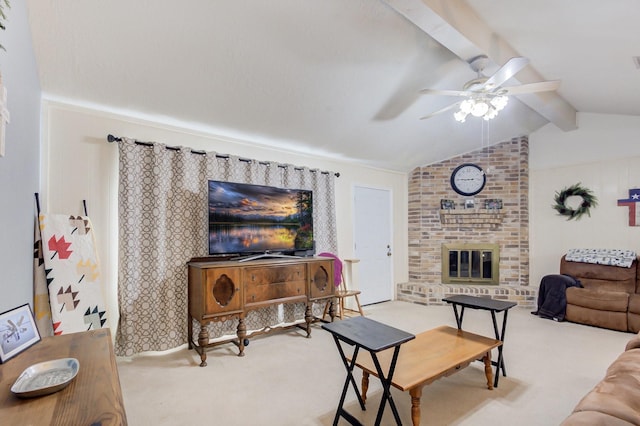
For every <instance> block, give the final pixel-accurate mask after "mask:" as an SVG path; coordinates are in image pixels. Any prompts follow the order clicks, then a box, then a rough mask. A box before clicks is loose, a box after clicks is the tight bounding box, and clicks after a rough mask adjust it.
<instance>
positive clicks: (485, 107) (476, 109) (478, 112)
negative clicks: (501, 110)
mask: <svg viewBox="0 0 640 426" xmlns="http://www.w3.org/2000/svg"><path fill="white" fill-rule="evenodd" d="M487 112H489V104H488V103H487V102H486V101H484V100H479V101H476V102H475V103H474V105H473V108H472V109H471V115H473V116H474V117H482V116H483V115H485V114H486V113H487Z"/></svg>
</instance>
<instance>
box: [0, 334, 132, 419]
mask: <svg viewBox="0 0 640 426" xmlns="http://www.w3.org/2000/svg"><path fill="white" fill-rule="evenodd" d="M59 358H76V359H77V360H78V362H79V364H80V368H79V370H78V375H77V376H76V377H75V378H74V379H73V380H72V381H71V382H70V383H69V385H68V386H67V387H65V388H64V389H62V390H60V391H58V392H55V393H52V394H50V395H44V396H39V397H35V398H26V399H20V398H18V397H16V396H15V395H14V394H13V393H11V386H12V385H13V383H14V382H15V381H16V379H17V378H18V376H20V374H21V373H22V372H23V371H24V370H25V369H26V368H28V367H30V366H31V365H33V364H37V363H39V362H44V361H51V360H54V359H59ZM0 424H2V425H60V426H63V425H64V426H66V425H101V426H111V425H113V426H121V425H126V424H127V416H126V414H125V411H124V404H123V402H122V391H121V390H120V378H119V376H118V368H117V367H116V357H115V354H114V352H113V345H112V344H111V333H110V332H109V329H104V328H103V329H99V330H92V331H85V332H82V333H71V334H63V335H61V336H54V337H45V338H43V339H42V341H41V342H38V343H36V344H35V345H33V346H32V347H30V348H29V349H27V350H26V351H24V352H22V353H20V354H18V355H16V356H15V357H14V358H11V359H10V360H8V361H7V362H6V363H5V364H2V365H0Z"/></svg>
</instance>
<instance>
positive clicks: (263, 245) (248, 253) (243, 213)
mask: <svg viewBox="0 0 640 426" xmlns="http://www.w3.org/2000/svg"><path fill="white" fill-rule="evenodd" d="M208 185H209V254H210V255H237V256H240V257H242V260H246V259H249V258H257V257H263V256H279V255H281V256H289V255H295V254H296V252H302V251H307V250H313V194H312V191H309V190H304V189H285V188H277V187H273V186H263V185H251V184H246V183H235V182H222V181H216V180H210V181H209V182H208Z"/></svg>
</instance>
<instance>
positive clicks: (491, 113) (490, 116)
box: [482, 108, 498, 121]
mask: <svg viewBox="0 0 640 426" xmlns="http://www.w3.org/2000/svg"><path fill="white" fill-rule="evenodd" d="M497 115H498V111H497V110H496V109H495V108H489V111H487V113H486V114H485V115H483V116H482V118H484V120H485V121H489V120H492V119H494V118H496V116H497Z"/></svg>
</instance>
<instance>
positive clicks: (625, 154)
mask: <svg viewBox="0 0 640 426" xmlns="http://www.w3.org/2000/svg"><path fill="white" fill-rule="evenodd" d="M578 125H579V128H578V130H575V131H572V132H566V133H565V132H562V131H561V130H558V129H557V128H556V127H555V126H553V125H551V124H549V125H547V126H545V127H544V128H542V129H540V130H538V131H537V132H535V133H533V134H532V135H531V136H530V137H529V149H530V156H529V162H530V173H531V174H530V197H529V202H530V214H531V216H530V244H531V247H530V249H531V269H530V271H531V272H530V279H531V285H536V286H537V285H539V284H540V280H541V278H542V277H543V276H544V275H547V274H557V273H558V270H559V265H560V257H562V255H563V254H564V253H566V251H567V250H568V249H571V248H611V249H629V250H635V251H636V252H640V227H630V226H628V223H629V221H628V214H629V209H628V208H627V207H618V206H617V200H619V199H626V198H628V194H629V189H632V188H640V167H638V164H639V162H640V143H639V142H640V137H639V136H640V117H636V116H620V115H603V114H586V113H580V114H578ZM578 182H580V183H581V184H582V186H584V187H586V188H588V189H590V190H591V191H593V193H594V194H595V195H596V196H597V197H598V206H597V207H596V208H592V209H591V217H587V216H585V217H583V218H581V219H580V220H577V221H576V220H571V221H567V220H566V218H565V217H564V216H559V215H558V214H557V213H556V211H555V210H553V209H552V207H551V206H552V205H553V204H555V203H554V195H555V193H556V192H557V191H561V190H562V189H563V188H565V187H567V186H570V185H573V184H575V183H578Z"/></svg>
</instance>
